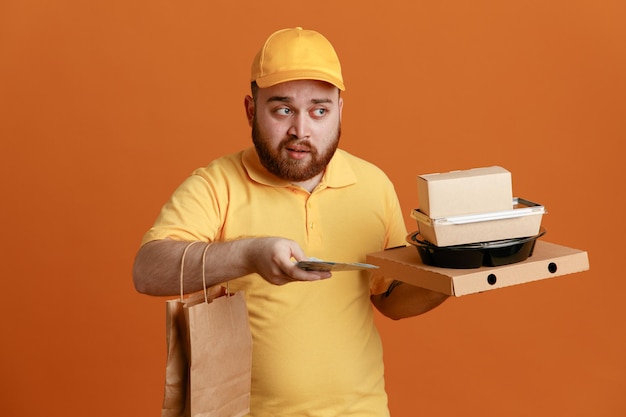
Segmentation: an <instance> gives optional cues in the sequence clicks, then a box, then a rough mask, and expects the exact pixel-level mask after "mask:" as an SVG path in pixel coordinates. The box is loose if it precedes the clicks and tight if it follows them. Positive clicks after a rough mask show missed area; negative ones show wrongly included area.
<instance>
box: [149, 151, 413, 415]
mask: <svg viewBox="0 0 626 417" xmlns="http://www.w3.org/2000/svg"><path fill="white" fill-rule="evenodd" d="M242 236H281V237H286V238H289V239H293V240H295V241H296V242H298V243H299V244H300V245H301V246H302V248H303V249H304V252H305V253H306V255H307V256H312V257H316V258H320V259H324V260H330V261H338V262H364V261H365V255H366V254H367V253H370V252H375V251H380V250H383V249H384V248H386V247H393V246H397V245H402V244H404V243H405V237H406V229H405V225H404V220H403V217H402V213H401V210H400V206H399V202H398V199H397V196H396V194H395V191H394V188H393V185H392V184H391V182H390V181H389V179H388V178H387V177H386V176H385V175H384V174H383V172H382V171H381V170H379V169H378V168H376V167H375V166H374V165H372V164H370V163H368V162H366V161H364V160H362V159H359V158H357V157H355V156H353V155H350V154H349V153H347V152H345V151H342V150H337V152H336V153H335V156H334V157H333V159H332V160H331V162H330V164H329V165H328V167H327V169H326V172H325V174H324V177H323V178H322V181H321V183H320V184H319V186H318V187H317V188H316V189H315V190H313V192H311V193H309V192H307V191H306V190H304V189H302V188H300V187H297V186H294V185H291V184H289V183H288V182H285V181H284V180H281V179H279V178H277V177H275V176H274V175H272V174H270V173H268V172H267V171H266V170H265V168H263V166H262V165H261V164H260V162H259V160H258V157H257V155H256V152H255V150H254V148H249V149H247V150H245V151H242V152H239V153H236V154H232V155H228V156H225V157H222V158H220V159H218V160H216V161H214V162H212V163H211V164H210V165H208V166H207V167H205V168H200V169H197V170H196V171H195V172H194V173H193V174H192V175H191V176H190V177H189V178H188V179H186V180H185V181H184V182H183V184H182V185H181V186H180V187H179V188H178V189H177V190H176V191H175V192H174V194H173V195H172V197H171V199H170V200H169V201H168V202H167V203H166V204H165V206H164V207H163V209H162V211H161V213H160V215H159V217H158V219H157V220H156V222H155V224H154V226H153V227H152V228H151V229H150V230H149V231H148V232H147V233H146V235H145V236H144V239H143V243H145V242H148V241H151V240H156V239H164V238H167V237H169V238H173V239H176V240H186V241H187V240H188V241H191V240H203V241H219V240H226V239H234V238H237V237H242ZM370 275H371V274H370V273H368V272H362V271H361V272H348V271H345V272H335V273H334V274H333V277H332V278H330V279H327V280H322V281H317V282H294V283H290V284H287V285H284V286H274V285H271V284H269V283H267V282H266V281H265V280H263V279H262V278H261V277H259V276H258V275H256V274H253V275H248V276H245V277H241V278H238V279H235V280H233V281H231V283H230V288H231V290H235V291H245V294H246V300H247V303H248V311H249V318H250V327H251V330H252V335H253V359H252V367H253V369H252V398H251V413H250V416H254V417H260V416H268V417H269V416H272V417H275V416H294V417H295V416H351V415H352V416H359V417H366V416H377V417H381V416H388V415H389V412H388V409H387V396H386V394H385V389H384V367H383V360H382V345H381V341H380V337H379V334H378V332H377V330H376V327H375V325H374V321H373V309H372V305H371V303H370V300H369V296H370V294H372V293H380V292H383V291H385V290H386V288H387V286H388V284H389V280H387V279H386V278H377V279H376V280H372V279H371V276H370Z"/></svg>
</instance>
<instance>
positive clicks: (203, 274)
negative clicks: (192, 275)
mask: <svg viewBox="0 0 626 417" xmlns="http://www.w3.org/2000/svg"><path fill="white" fill-rule="evenodd" d="M199 242H200V241H198V240H196V241H194V242H190V243H189V244H188V245H187V246H185V249H184V250H183V256H181V260H180V301H183V295H184V284H183V283H184V279H183V277H184V268H185V255H187V249H189V248H190V247H191V246H192V245H193V244H195V243H199ZM209 246H211V242H209V243H208V244H207V245H206V247H205V248H204V250H203V251H202V288H203V289H204V301H205V302H206V303H208V302H209V297H208V295H207V289H206V252H207V250H208V249H209ZM226 296H228V297H230V288H229V285H228V281H227V282H226Z"/></svg>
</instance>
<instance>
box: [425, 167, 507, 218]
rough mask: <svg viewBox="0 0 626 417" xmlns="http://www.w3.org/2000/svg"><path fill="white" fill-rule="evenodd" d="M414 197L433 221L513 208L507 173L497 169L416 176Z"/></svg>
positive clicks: (487, 168) (475, 169) (500, 168)
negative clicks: (415, 194) (416, 197)
mask: <svg viewBox="0 0 626 417" xmlns="http://www.w3.org/2000/svg"><path fill="white" fill-rule="evenodd" d="M417 195H418V198H419V201H420V210H421V211H422V213H424V214H426V215H427V216H429V217H431V218H434V219H435V218H440V217H450V216H458V215H465V214H476V213H484V212H492V211H498V210H511V209H512V208H513V205H512V201H513V184H512V181H511V173H510V172H509V171H507V170H506V169H504V168H502V167H499V166H492V167H485V168H473V169H466V170H459V171H451V172H445V173H438V174H425V175H420V176H418V177H417Z"/></svg>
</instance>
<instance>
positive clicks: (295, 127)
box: [287, 113, 311, 139]
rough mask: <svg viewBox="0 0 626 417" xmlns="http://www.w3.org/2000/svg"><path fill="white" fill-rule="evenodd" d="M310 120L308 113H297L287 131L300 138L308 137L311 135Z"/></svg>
mask: <svg viewBox="0 0 626 417" xmlns="http://www.w3.org/2000/svg"><path fill="white" fill-rule="evenodd" d="M310 128H311V126H310V120H309V118H308V116H307V115H306V114H301V113H300V114H295V115H294V116H293V117H292V118H291V126H289V130H288V131H287V133H288V134H289V135H290V136H292V137H294V138H298V139H303V138H308V137H309V136H310V135H311V131H310Z"/></svg>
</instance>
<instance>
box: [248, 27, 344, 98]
mask: <svg viewBox="0 0 626 417" xmlns="http://www.w3.org/2000/svg"><path fill="white" fill-rule="evenodd" d="M293 80H320V81H326V82H328V83H331V84H333V85H335V86H336V87H337V88H339V89H340V90H345V89H346V88H345V87H344V85H343V77H342V76H341V65H340V63H339V58H338V57H337V53H336V52H335V49H334V48H333V46H332V45H331V43H330V42H329V41H328V39H326V38H325V37H324V36H323V35H322V34H320V33H318V32H316V31H314V30H305V29H302V28H301V27H296V28H290V29H282V30H279V31H277V32H274V33H272V34H271V35H270V37H269V38H267V41H265V44H264V45H263V47H262V48H261V50H260V51H259V52H258V53H257V54H256V56H255V57H254V61H253V62H252V74H251V81H256V83H257V85H258V86H259V87H261V88H266V87H271V86H273V85H275V84H279V83H283V82H286V81H293Z"/></svg>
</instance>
